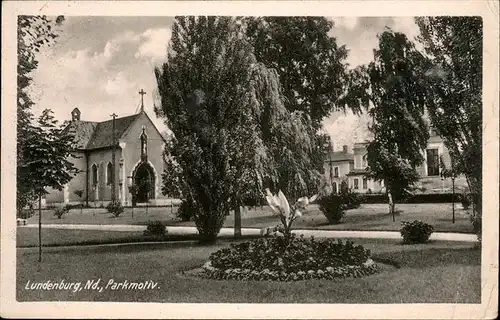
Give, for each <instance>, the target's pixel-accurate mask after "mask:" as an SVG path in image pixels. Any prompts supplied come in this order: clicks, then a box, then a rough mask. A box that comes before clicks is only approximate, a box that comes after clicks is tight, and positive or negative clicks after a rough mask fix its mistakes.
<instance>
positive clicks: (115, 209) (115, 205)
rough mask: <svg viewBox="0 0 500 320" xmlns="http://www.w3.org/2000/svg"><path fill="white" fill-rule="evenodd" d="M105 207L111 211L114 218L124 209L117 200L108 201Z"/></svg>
mask: <svg viewBox="0 0 500 320" xmlns="http://www.w3.org/2000/svg"><path fill="white" fill-rule="evenodd" d="M106 209H107V210H108V212H109V213H112V214H113V216H114V217H115V218H118V216H119V215H120V214H122V213H123V211H124V208H123V206H122V205H121V203H120V202H118V201H115V202H110V203H108V205H107V206H106Z"/></svg>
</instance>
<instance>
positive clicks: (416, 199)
mask: <svg viewBox="0 0 500 320" xmlns="http://www.w3.org/2000/svg"><path fill="white" fill-rule="evenodd" d="M452 199H454V201H452ZM387 202H388V199H387V195H385V194H364V195H362V196H361V203H387ZM451 202H455V203H460V194H459V193H455V198H453V194H452V193H422V194H416V195H414V196H412V197H411V198H409V199H406V200H405V201H403V203H451Z"/></svg>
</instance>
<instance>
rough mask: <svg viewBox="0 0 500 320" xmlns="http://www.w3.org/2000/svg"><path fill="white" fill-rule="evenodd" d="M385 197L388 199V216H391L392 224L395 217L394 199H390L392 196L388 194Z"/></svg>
mask: <svg viewBox="0 0 500 320" xmlns="http://www.w3.org/2000/svg"><path fill="white" fill-rule="evenodd" d="M387 195H388V198H389V214H391V215H392V222H396V217H395V214H394V207H395V204H394V199H393V198H392V194H391V193H390V192H389V193H388V194H387Z"/></svg>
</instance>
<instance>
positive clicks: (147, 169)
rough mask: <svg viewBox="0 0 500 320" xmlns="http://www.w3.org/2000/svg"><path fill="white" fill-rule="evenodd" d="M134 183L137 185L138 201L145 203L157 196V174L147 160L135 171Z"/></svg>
mask: <svg viewBox="0 0 500 320" xmlns="http://www.w3.org/2000/svg"><path fill="white" fill-rule="evenodd" d="M133 179H134V184H135V185H136V186H137V194H136V202H137V203H144V202H148V200H149V199H154V197H155V187H154V186H155V175H154V171H153V168H152V167H151V165H150V164H149V163H147V162H143V163H141V164H140V165H139V166H138V167H137V169H136V170H135V173H134V178H133Z"/></svg>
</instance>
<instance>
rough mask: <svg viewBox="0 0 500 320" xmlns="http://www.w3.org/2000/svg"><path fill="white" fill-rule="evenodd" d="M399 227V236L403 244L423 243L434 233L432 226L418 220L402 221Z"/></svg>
mask: <svg viewBox="0 0 500 320" xmlns="http://www.w3.org/2000/svg"><path fill="white" fill-rule="evenodd" d="M401 225H402V227H401V236H402V237H403V242H404V243H425V242H427V240H429V237H430V236H431V234H432V232H434V227H433V226H431V225H430V224H427V223H425V222H422V221H419V220H415V221H413V222H408V221H403V222H402V223H401Z"/></svg>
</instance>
